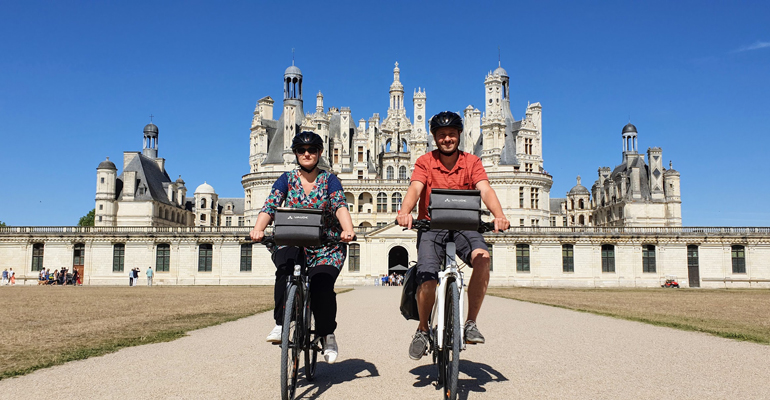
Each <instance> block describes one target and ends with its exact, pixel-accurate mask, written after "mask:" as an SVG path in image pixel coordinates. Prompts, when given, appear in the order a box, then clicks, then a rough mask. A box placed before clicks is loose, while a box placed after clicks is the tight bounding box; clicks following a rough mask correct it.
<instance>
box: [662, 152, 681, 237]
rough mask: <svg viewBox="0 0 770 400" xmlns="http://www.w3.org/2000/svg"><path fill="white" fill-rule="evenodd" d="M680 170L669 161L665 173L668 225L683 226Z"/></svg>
mask: <svg viewBox="0 0 770 400" xmlns="http://www.w3.org/2000/svg"><path fill="white" fill-rule="evenodd" d="M679 179H680V177H679V171H677V170H675V169H674V167H673V165H672V163H671V162H670V161H669V163H668V170H666V172H664V173H663V185H664V191H665V193H666V225H668V226H682V197H681V194H680V191H679V182H680V180H679Z"/></svg>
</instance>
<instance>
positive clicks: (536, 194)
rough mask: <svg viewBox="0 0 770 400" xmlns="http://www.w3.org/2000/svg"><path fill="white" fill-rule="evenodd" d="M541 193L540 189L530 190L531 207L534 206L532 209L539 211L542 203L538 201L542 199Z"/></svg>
mask: <svg viewBox="0 0 770 400" xmlns="http://www.w3.org/2000/svg"><path fill="white" fill-rule="evenodd" d="M539 192H540V189H538V188H532V189H531V190H530V205H531V206H532V207H531V208H533V209H537V208H539V206H540V201H539V200H538V198H539V197H540V193H539Z"/></svg>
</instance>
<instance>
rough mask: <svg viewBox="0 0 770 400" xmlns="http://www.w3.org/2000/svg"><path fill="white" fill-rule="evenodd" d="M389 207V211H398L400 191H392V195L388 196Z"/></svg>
mask: <svg viewBox="0 0 770 400" xmlns="http://www.w3.org/2000/svg"><path fill="white" fill-rule="evenodd" d="M390 207H391V208H390V211H391V212H398V209H399V208H400V207H401V193H393V196H390Z"/></svg>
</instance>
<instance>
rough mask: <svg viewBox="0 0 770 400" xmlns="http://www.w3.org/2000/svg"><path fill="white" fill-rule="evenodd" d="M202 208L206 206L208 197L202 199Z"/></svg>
mask: <svg viewBox="0 0 770 400" xmlns="http://www.w3.org/2000/svg"><path fill="white" fill-rule="evenodd" d="M201 208H206V199H205V198H203V199H201Z"/></svg>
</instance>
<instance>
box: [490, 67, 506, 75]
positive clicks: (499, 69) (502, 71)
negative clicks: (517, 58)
mask: <svg viewBox="0 0 770 400" xmlns="http://www.w3.org/2000/svg"><path fill="white" fill-rule="evenodd" d="M492 74H494V75H500V76H505V77H507V76H508V72H507V71H506V70H505V69H503V67H497V68H496V69H495V70H494V71H492Z"/></svg>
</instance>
